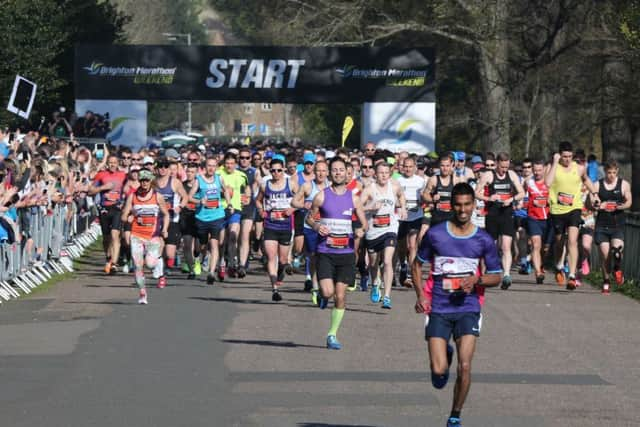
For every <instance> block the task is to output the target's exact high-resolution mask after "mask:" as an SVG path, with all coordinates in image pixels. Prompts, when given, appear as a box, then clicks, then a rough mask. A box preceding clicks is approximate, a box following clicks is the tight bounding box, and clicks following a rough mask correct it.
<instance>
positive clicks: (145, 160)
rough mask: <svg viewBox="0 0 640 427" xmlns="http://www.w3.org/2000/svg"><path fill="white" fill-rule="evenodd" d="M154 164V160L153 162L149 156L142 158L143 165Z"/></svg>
mask: <svg viewBox="0 0 640 427" xmlns="http://www.w3.org/2000/svg"><path fill="white" fill-rule="evenodd" d="M154 163H155V160H153V158H152V157H150V156H144V158H143V159H142V164H143V165H147V164H154Z"/></svg>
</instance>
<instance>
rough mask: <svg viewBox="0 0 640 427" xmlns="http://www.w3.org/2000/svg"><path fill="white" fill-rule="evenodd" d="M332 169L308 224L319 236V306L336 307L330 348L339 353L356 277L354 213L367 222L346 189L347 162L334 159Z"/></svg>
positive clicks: (356, 199)
mask: <svg viewBox="0 0 640 427" xmlns="http://www.w3.org/2000/svg"><path fill="white" fill-rule="evenodd" d="M329 169H330V173H331V186H329V187H328V188H325V189H324V190H323V191H321V192H319V193H318V194H316V196H315V197H314V198H313V203H312V204H311V212H310V213H309V215H307V219H306V221H307V223H308V224H309V226H311V227H312V228H313V229H314V230H316V231H317V233H318V235H319V238H318V248H317V252H318V256H317V260H316V271H317V275H318V281H319V284H320V292H321V294H322V301H321V302H320V307H321V308H324V307H326V305H327V300H328V299H329V298H331V297H333V299H334V304H335V305H334V308H333V310H332V311H331V328H330V329H329V333H328V334H327V348H329V349H331V350H340V349H341V348H342V345H341V344H340V342H339V341H338V339H337V337H336V336H337V333H338V328H339V327H340V323H341V322H342V318H343V317H344V310H345V305H346V303H345V294H346V289H347V286H351V284H353V281H354V280H355V275H356V270H355V269H356V265H355V264H356V258H355V253H354V245H353V241H354V240H353V226H352V222H351V216H352V214H353V213H354V212H355V214H356V216H357V217H358V220H360V222H361V223H362V225H363V227H364V228H365V229H366V228H367V219H366V218H365V215H364V212H363V210H362V206H361V205H360V200H359V198H358V197H357V196H355V195H354V194H353V193H352V192H351V190H347V186H346V184H347V164H346V163H345V161H344V160H342V159H341V158H340V157H335V158H334V159H333V160H332V161H331V163H330V165H329Z"/></svg>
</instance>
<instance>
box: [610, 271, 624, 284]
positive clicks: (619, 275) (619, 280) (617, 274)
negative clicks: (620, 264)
mask: <svg viewBox="0 0 640 427" xmlns="http://www.w3.org/2000/svg"><path fill="white" fill-rule="evenodd" d="M613 278H614V280H615V281H616V285H618V286H620V285H622V284H623V283H624V275H623V274H622V270H616V271H614V272H613Z"/></svg>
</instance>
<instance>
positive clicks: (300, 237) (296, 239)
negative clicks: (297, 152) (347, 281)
mask: <svg viewBox="0 0 640 427" xmlns="http://www.w3.org/2000/svg"><path fill="white" fill-rule="evenodd" d="M315 162H316V156H315V155H314V154H313V153H306V154H305V155H304V156H303V158H302V164H303V169H302V170H301V171H297V172H294V173H295V175H292V176H296V177H297V180H298V187H302V186H304V185H305V184H306V183H309V182H311V181H312V180H313V168H314V164H315ZM306 216H307V209H306V208H305V207H304V206H303V207H302V209H298V210H296V211H295V213H294V214H293V225H294V227H293V228H294V230H293V268H300V265H302V252H303V249H304V223H305V222H304V219H305V217H306Z"/></svg>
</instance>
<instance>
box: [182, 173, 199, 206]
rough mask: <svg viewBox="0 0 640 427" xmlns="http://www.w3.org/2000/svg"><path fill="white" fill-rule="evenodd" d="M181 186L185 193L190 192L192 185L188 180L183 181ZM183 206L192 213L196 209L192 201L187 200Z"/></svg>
mask: <svg viewBox="0 0 640 427" xmlns="http://www.w3.org/2000/svg"><path fill="white" fill-rule="evenodd" d="M182 186H183V187H184V191H185V192H186V193H187V194H189V193H190V192H191V188H192V186H191V185H190V184H189V181H183V182H182ZM184 208H185V209H186V210H188V211H189V212H190V213H192V214H193V213H194V212H195V211H196V204H195V203H193V202H187V205H186V206H185V207H184Z"/></svg>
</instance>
